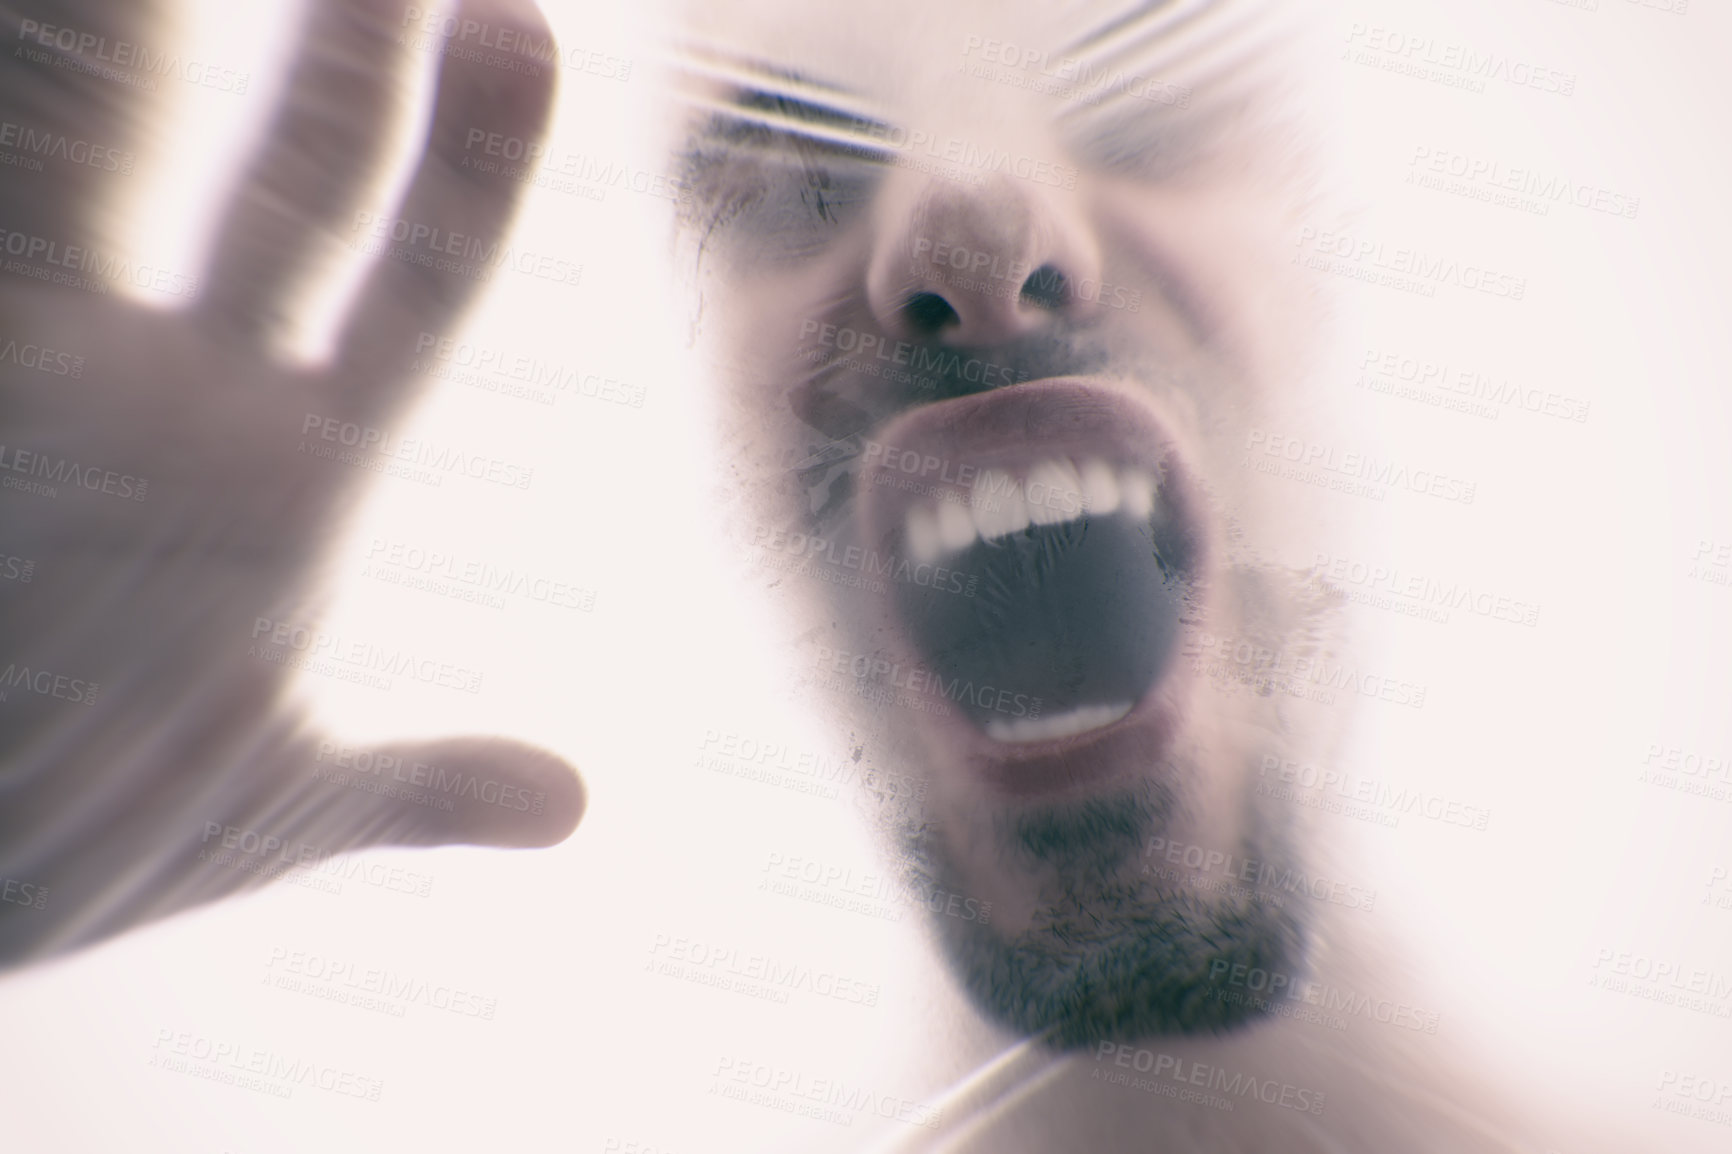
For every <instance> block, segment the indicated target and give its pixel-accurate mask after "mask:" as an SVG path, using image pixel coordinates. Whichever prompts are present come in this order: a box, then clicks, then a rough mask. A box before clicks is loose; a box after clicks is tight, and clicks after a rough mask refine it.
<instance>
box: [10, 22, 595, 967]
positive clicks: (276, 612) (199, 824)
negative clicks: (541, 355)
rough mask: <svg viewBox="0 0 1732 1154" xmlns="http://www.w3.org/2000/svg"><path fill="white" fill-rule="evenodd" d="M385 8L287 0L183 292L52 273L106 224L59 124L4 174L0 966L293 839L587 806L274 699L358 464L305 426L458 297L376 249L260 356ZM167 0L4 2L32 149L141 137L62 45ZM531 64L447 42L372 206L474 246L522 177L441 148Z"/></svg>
mask: <svg viewBox="0 0 1732 1154" xmlns="http://www.w3.org/2000/svg"><path fill="white" fill-rule="evenodd" d="M405 11H406V8H405V5H404V4H403V3H402V2H401V0H318V2H317V3H315V4H314V5H313V6H312V11H311V13H310V15H309V17H308V22H307V25H306V31H305V35H304V41H303V43H302V45H301V50H300V53H299V55H298V57H297V59H296V60H295V62H294V64H293V66H292V69H291V72H290V76H289V79H288V86H287V90H286V93H285V96H284V100H283V104H282V106H281V108H280V109H279V111H278V114H277V116H276V119H275V121H274V123H273V124H272V126H271V128H270V129H269V132H268V136H267V138H266V140H265V141H264V142H263V144H262V146H261V148H260V151H259V152H258V154H257V156H256V158H255V159H254V161H253V162H252V164H251V166H250V168H249V169H248V171H247V172H246V174H245V177H244V179H243V182H242V185H241V188H240V190H239V192H238V194H237V196H236V197H235V200H234V203H233V204H232V205H231V206H230V207H229V209H228V211H227V215H226V218H225V219H224V221H223V222H222V223H221V225H220V227H219V230H218V233H217V240H216V244H215V247H214V250H213V252H214V255H213V257H212V259H211V262H210V267H209V268H208V269H207V270H205V272H204V273H203V274H202V275H201V276H200V277H199V278H198V284H197V288H196V292H189V294H188V295H189V297H190V298H191V299H190V303H189V304H188V305H187V307H185V308H183V309H181V310H179V311H163V310H156V309H147V308H140V307H135V306H133V305H130V304H128V303H126V302H124V301H122V300H121V299H119V298H118V297H116V296H113V295H106V294H104V293H102V292H99V291H92V287H93V286H92V285H90V284H89V283H88V282H89V281H90V279H91V274H90V273H89V272H88V271H85V272H83V273H79V274H78V276H82V278H83V280H84V281H85V282H86V283H84V284H82V285H77V284H74V285H70V286H69V285H67V284H64V283H59V284H57V283H53V282H54V279H55V278H56V277H57V274H60V273H63V272H67V271H69V270H70V269H73V268H75V267H76V265H72V266H69V265H68V264H67V263H66V262H67V260H68V250H69V249H71V248H82V249H84V250H85V251H86V252H89V251H93V250H97V249H100V248H101V246H103V245H106V244H111V243H112V238H110V237H108V236H107V235H106V234H105V232H104V229H103V227H102V225H103V223H104V221H105V219H106V218H105V216H104V211H105V209H104V206H105V201H104V195H105V193H106V192H107V191H108V190H109V188H110V187H111V186H112V184H113V182H114V179H115V177H114V174H113V173H112V172H107V171H104V169H103V167H102V166H100V165H95V164H90V163H83V164H79V163H73V162H72V161H71V160H70V159H67V158H66V157H67V156H69V155H70V153H71V150H69V149H66V148H60V149H56V148H53V147H50V148H48V149H47V150H46V151H45V152H44V153H43V156H44V157H45V160H44V163H43V167H42V168H41V169H40V170H37V171H24V172H13V173H11V174H7V173H6V172H5V170H0V214H3V215H0V229H4V230H6V235H4V236H0V242H4V247H5V249H6V254H7V256H6V259H8V260H10V261H11V262H12V263H7V264H6V265H5V268H4V271H0V693H3V694H4V699H3V700H0V964H15V963H18V962H21V961H25V960H30V959H34V958H40V957H44V956H47V955H50V954H53V953H56V952H60V951H63V950H65V949H68V948H71V947H74V946H77V945H80V944H83V943H88V942H91V941H94V940H97V939H99V938H102V937H105V936H108V935H110V934H113V933H115V932H117V931H119V930H122V929H125V928H127V927H129V926H133V925H136V924H139V923H141V922H144V921H147V920H150V919H153V918H157V917H160V916H163V915H165V914H167V913H170V912H172V911H174V910H177V909H181V908H184V907H187V906H190V905H193V904H197V903H201V902H205V901H209V900H212V899H214V898H217V897H221V896H223V895H225V894H227V893H230V892H234V891H237V890H241V889H247V888H252V887H254V886H257V885H259V884H262V883H263V881H265V880H268V879H269V878H271V877H275V876H280V875H281V873H282V872H284V871H286V870H287V869H289V868H291V866H292V865H293V864H295V863H306V862H310V861H318V860H322V859H323V858H325V857H327V856H329V855H331V854H336V853H341V852H345V851H348V850H354V849H359V848H363V847H366V846H371V845H389V844H395V845H434V844H442V843H475V844H487V845H501V846H538V845H548V844H552V843H555V842H558V841H560V840H561V839H563V838H564V837H566V836H567V835H568V834H569V833H570V832H571V831H572V829H573V828H574V827H575V826H576V824H577V822H578V820H579V818H580V816H581V814H582V811H583V806H584V793H583V789H582V785H581V783H580V782H579V780H578V778H577V776H576V774H575V772H574V771H573V770H572V769H571V767H570V766H568V765H567V764H565V763H564V762H563V761H562V760H560V759H559V758H557V757H555V756H553V755H551V754H548V753H545V752H543V751H539V750H535V749H531V748H528V747H525V746H523V745H520V744H517V743H513V742H508V741H504V740H498V739H475V740H467V741H446V742H438V743H433V744H430V745H425V746H420V747H402V748H394V749H382V750H378V751H375V752H376V753H377V754H378V755H379V756H383V757H386V758H396V759H399V760H398V761H397V762H384V763H378V762H376V761H375V762H373V763H372V764H374V765H379V764H384V765H388V766H391V767H392V774H391V775H389V776H396V777H399V778H400V779H404V780H412V781H420V782H421V783H422V784H423V785H426V784H430V783H435V782H436V783H438V788H439V789H440V790H441V791H442V796H444V797H446V798H448V799H449V801H450V803H451V808H450V809H445V808H442V807H440V806H428V805H425V804H415V803H414V802H413V801H406V800H401V799H399V798H393V797H388V796H384V795H381V794H375V793H370V792H363V791H359V790H355V789H350V788H345V787H342V786H339V785H335V784H333V783H331V782H329V781H326V780H322V779H321V778H320V777H319V776H316V771H321V770H328V769H329V768H330V759H329V757H328V756H327V757H326V758H325V759H324V760H323V761H321V760H320V759H319V749H320V738H319V735H318V734H316V733H314V732H311V731H310V730H309V728H308V727H307V725H306V724H305V722H304V720H303V719H302V718H300V717H298V716H297V715H296V714H295V712H294V710H293V709H292V707H291V706H290V705H289V704H288V703H287V701H286V699H285V687H286V685H287V683H288V680H289V677H290V669H289V663H288V662H286V661H285V660H284V659H285V658H290V657H293V656H294V649H293V645H292V639H291V638H290V637H289V636H288V635H287V634H286V633H285V632H284V631H283V629H282V628H280V626H281V624H282V623H284V622H295V623H299V622H304V621H305V620H306V614H305V609H306V602H307V595H308V594H307V590H308V588H309V586H310V583H311V574H312V570H313V566H314V564H315V563H316V562H317V561H318V559H319V555H320V553H321V550H322V549H323V548H324V546H325V545H326V544H327V542H328V541H329V540H330V538H331V536H332V534H333V533H334V532H335V530H336V529H337V528H339V527H340V524H341V522H342V520H343V518H344V516H345V515H346V513H347V512H348V511H349V509H350V507H351V506H352V504H353V501H354V499H355V498H356V497H357V496H358V495H359V494H358V492H357V489H356V486H357V478H368V477H371V476H372V475H373V474H372V473H370V472H368V471H366V470H357V469H349V468H343V467H340V466H338V465H336V464H333V463H332V462H331V461H329V460H325V459H321V458H319V457H317V456H315V455H312V454H309V453H307V452H304V451H302V448H303V445H302V442H303V437H304V436H305V435H306V429H307V425H308V422H309V421H310V420H311V419H313V418H314V417H316V418H318V419H319V420H320V421H321V422H323V421H326V420H330V421H335V422H338V423H339V426H341V425H342V424H344V423H347V424H350V425H353V426H361V427H369V428H378V427H380V426H381V425H382V424H384V423H385V422H387V421H388V420H389V419H390V418H391V416H392V415H393V414H395V413H398V412H399V411H400V410H401V409H402V408H403V406H404V405H405V404H406V403H407V402H408V401H409V400H410V398H411V394H412V392H413V386H414V383H415V382H414V381H413V379H412V378H411V377H410V376H409V374H408V371H407V366H408V365H409V364H410V362H411V361H412V359H413V352H414V346H415V342H416V339H417V336H418V335H419V334H421V333H423V332H444V331H447V330H448V329H449V328H450V327H451V325H452V323H453V322H454V320H455V319H456V317H457V316H458V314H459V313H461V312H462V310H463V309H464V307H465V306H466V305H467V304H468V303H469V302H470V300H471V297H472V295H473V292H474V290H475V287H476V282H475V281H474V280H471V279H466V278H465V277H463V276H462V275H460V274H455V273H450V272H445V271H440V270H438V269H436V268H430V267H426V266H424V265H421V264H415V263H410V262H403V261H396V260H389V259H385V260H380V261H379V262H378V263H377V265H376V266H375V267H374V269H373V270H372V271H371V272H370V274H369V277H368V280H367V282H366V284H365V286H364V288H363V289H362V291H361V292H360V294H359V295H358V297H357V298H356V303H355V305H354V307H353V309H352V312H351V313H350V315H349V316H348V318H347V320H346V323H345V325H344V327H343V329H342V333H341V336H340V339H339V340H338V341H337V344H336V348H335V352H334V354H333V356H332V357H331V359H330V361H329V363H328V364H325V365H323V366H320V367H318V368H307V367H303V366H299V365H293V364H289V363H285V362H284V361H283V360H282V359H281V358H280V357H278V356H276V355H274V354H273V353H272V351H271V349H272V345H273V337H274V336H275V335H276V334H277V333H278V331H279V329H280V327H281V325H282V322H283V320H284V317H285V315H286V308H287V302H288V301H289V300H290V299H291V295H292V294H293V293H294V291H295V290H296V289H297V288H298V287H299V286H300V285H301V283H302V278H303V277H304V276H305V274H306V273H307V272H308V270H309V268H310V267H311V266H312V265H313V264H314V262H315V261H316V260H317V258H318V257H319V256H320V255H321V253H322V252H323V251H324V248H323V247H322V246H324V245H327V244H328V243H329V238H330V237H331V236H332V235H333V234H336V233H338V232H341V231H346V230H347V227H348V224H349V222H350V221H351V220H352V219H353V213H354V210H355V208H356V206H357V204H358V202H359V200H360V198H361V195H362V193H363V191H364V189H365V188H366V187H367V185H368V183H369V182H370V181H371V180H372V179H373V178H374V176H375V173H376V168H377V161H378V158H379V155H380V153H381V150H382V149H383V148H384V146H385V144H386V142H387V137H388V130H389V127H390V119H391V118H390V113H391V99H392V92H393V87H392V85H393V81H392V66H393V64H394V62H397V61H399V60H400V58H401V56H402V54H403V51H404V50H403V48H402V47H401V46H400V45H399V44H398V42H397V36H398V34H399V33H401V32H402V31H403V29H404V25H405ZM456 15H457V17H458V18H459V19H473V20H478V21H485V22H487V23H488V24H490V25H491V26H493V27H495V28H498V29H501V30H510V31H516V32H520V33H521V34H522V36H523V42H526V43H545V42H547V41H548V39H549V32H548V29H547V27H546V25H545V23H544V22H543V21H542V19H541V17H540V15H539V14H538V13H537V12H536V10H535V9H534V7H533V5H532V4H530V3H528V2H527V0H466V2H465V3H464V4H463V5H462V6H461V10H460V11H459V12H457V13H456ZM160 16H161V13H160V11H159V10H158V9H157V8H156V7H155V6H154V5H150V4H146V3H143V2H141V0H132V2H131V3H128V4H123V5H114V4H110V3H95V2H90V3H85V2H78V3H71V4H69V3H67V2H65V0H28V2H27V3H25V4H13V5H11V6H9V7H8V8H7V9H0V34H3V35H5V36H6V38H7V42H6V47H5V59H4V60H3V61H0V68H3V71H0V120H3V121H5V122H6V123H8V124H12V125H17V126H19V128H18V131H19V132H22V131H24V130H25V129H28V130H30V131H32V132H35V133H37V134H38V135H37V136H35V137H33V138H32V139H33V140H37V141H40V140H45V139H51V136H49V135H42V134H59V135H60V136H62V137H64V138H65V139H67V140H68V141H82V142H84V143H86V144H95V145H97V146H100V147H105V148H112V149H118V150H119V151H121V152H125V151H127V147H126V146H128V145H130V144H137V145H138V147H139V148H140V149H143V148H147V147H149V146H148V145H147V144H145V143H140V142H141V140H142V139H143V138H142V137H141V135H140V134H139V133H138V131H137V129H138V128H139V126H138V125H137V124H136V123H133V122H131V120H130V118H129V114H130V110H131V109H132V108H133V107H134V106H135V105H136V104H137V95H136V93H135V92H133V91H132V90H130V89H128V88H127V87H125V86H124V85H122V84H119V83H116V82H115V81H114V80H113V79H110V78H105V77H104V76H102V75H101V74H100V73H94V74H93V73H92V72H90V71H88V70H81V69H79V68H78V67H76V64H77V60H78V54H79V53H80V52H81V51H83V52H85V54H86V56H88V55H89V52H90V49H89V46H88V43H86V44H85V46H84V47H82V48H81V47H80V46H79V41H78V39H77V38H78V36H83V35H88V36H90V37H95V36H100V37H104V38H105V39H104V44H105V45H107V46H109V47H108V48H107V49H106V51H108V53H109V55H110V56H112V54H113V49H112V45H114V44H115V43H118V42H122V41H129V38H130V42H132V43H139V42H144V43H147V44H160V43H161V42H163V41H165V40H166V39H168V37H169V36H170V33H169V32H168V31H167V30H166V29H165V26H164V25H163V24H162V23H161V21H160ZM32 22H34V23H33V24H32ZM44 27H50V28H54V29H56V32H53V33H50V34H48V35H46V36H44V35H43V33H42V31H41V30H42V28H44ZM62 28H70V29H73V30H74V33H75V35H74V37H73V38H72V39H71V42H72V44H73V47H72V48H70V49H65V48H63V47H62V45H63V44H65V43H66V42H67V41H68V38H67V37H66V36H65V35H63V34H60V33H59V32H58V29H62ZM15 48H17V49H19V51H16V52H15V51H14V49H15ZM101 51H103V50H98V52H99V53H100V52H101ZM553 74H554V69H553V68H551V67H548V66H545V65H544V66H541V67H539V68H533V69H532V68H521V69H514V68H506V67H500V66H499V65H498V62H497V61H492V62H484V61H481V60H476V59H460V58H458V56H457V55H454V56H452V57H450V58H447V59H445V60H443V61H442V68H441V71H440V74H439V80H438V85H437V96H436V104H435V107H434V111H433V116H432V120H431V127H430V130H429V132H428V137H427V140H426V142H425V148H424V152H423V154H422V156H421V158H420V161H419V164H418V166H417V168H416V171H415V173H414V176H413V179H412V181H411V183H410V185H409V187H408V191H407V193H406V194H405V197H404V201H403V203H402V205H401V206H400V208H399V209H398V210H396V215H397V216H398V217H401V218H403V219H406V220H409V221H414V222H420V223H424V224H426V225H428V226H430V227H434V228H438V229H443V230H446V231H447V232H449V233H462V234H464V235H465V236H467V237H473V238H476V240H477V241H478V242H479V243H480V244H482V245H484V246H485V245H488V244H491V243H493V242H496V241H499V240H501V239H502V238H503V236H504V234H505V232H506V229H507V227H508V225H509V223H510V220H511V217H512V213H513V209H514V206H515V200H516V195H515V194H516V190H517V189H518V188H519V187H520V186H518V185H514V184H512V183H510V182H509V181H507V180H505V179H503V178H499V177H493V176H489V175H486V174H482V173H479V172H477V171H475V170H473V169H470V168H465V167H464V166H463V164H462V158H463V153H464V144H465V139H466V136H467V134H469V133H470V132H472V131H474V130H485V131H490V132H492V131H497V132H501V133H505V134H508V135H510V136H515V137H519V138H523V139H536V138H539V137H540V136H541V135H542V134H543V132H544V130H545V128H546V123H547V120H548V117H549V113H550V109H551V103H552V97H553V86H554V80H553ZM85 154H88V150H85ZM19 237H22V238H23V239H22V240H20V239H18V238H19ZM14 250H20V251H22V254H23V255H21V256H20V255H17V254H16V253H15V252H14ZM55 254H58V255H55ZM77 259H78V260H79V261H81V262H82V263H83V264H85V265H86V266H88V264H89V261H88V260H87V259H86V258H83V257H79V258H77ZM20 261H21V262H23V267H15V266H17V265H18V262H20ZM32 270H35V271H32ZM43 270H46V272H47V273H48V275H49V277H50V279H48V280H44V279H40V278H41V276H42V275H43ZM58 279H59V280H61V281H66V280H75V279H77V277H68V276H59V277H58ZM184 287H187V288H189V289H190V288H191V285H190V283H189V284H187V285H186V286H184ZM8 342H11V344H10V345H8ZM8 349H9V350H10V351H8ZM32 350H34V351H32ZM320 443H321V444H323V443H324V442H323V441H321V442H320ZM261 622H262V623H264V624H262V625H261ZM285 642H290V643H288V644H285Z"/></svg>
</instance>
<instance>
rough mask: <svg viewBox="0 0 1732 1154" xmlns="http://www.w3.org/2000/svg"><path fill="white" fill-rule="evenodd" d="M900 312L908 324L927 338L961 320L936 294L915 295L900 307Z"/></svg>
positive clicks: (947, 302)
mask: <svg viewBox="0 0 1732 1154" xmlns="http://www.w3.org/2000/svg"><path fill="white" fill-rule="evenodd" d="M902 312H903V315H904V316H906V317H907V318H908V323H909V324H911V325H913V326H914V328H915V329H916V330H917V331H919V332H920V333H922V334H924V335H927V336H931V335H932V334H933V333H936V332H938V330H940V329H942V328H944V327H945V326H947V325H953V324H957V323H959V322H960V321H961V320H962V318H961V317H959V316H957V315H956V310H955V309H953V308H951V307H950V302H949V301H947V300H945V299H944V298H943V297H941V296H939V295H938V294H937V293H915V294H914V295H913V296H911V297H909V298H908V303H907V304H905V305H903V306H902Z"/></svg>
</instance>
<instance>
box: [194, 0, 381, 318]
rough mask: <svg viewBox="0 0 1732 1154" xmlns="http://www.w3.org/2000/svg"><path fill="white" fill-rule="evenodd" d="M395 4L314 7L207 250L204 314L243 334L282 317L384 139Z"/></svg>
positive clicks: (352, 204)
mask: <svg viewBox="0 0 1732 1154" xmlns="http://www.w3.org/2000/svg"><path fill="white" fill-rule="evenodd" d="M403 14H404V6H403V4H402V0H317V2H316V3H315V4H314V5H313V7H312V10H311V11H310V12H309V13H308V14H307V18H306V22H305V24H304V26H303V29H302V33H301V45H300V51H299V54H298V56H297V58H296V60H295V64H294V67H293V70H292V72H291V73H290V75H289V78H288V81H287V84H286V86H285V93H286V95H285V96H284V99H283V103H282V105H281V106H280V107H279V109H278V111H277V115H276V119H275V122H274V123H273V124H272V125H271V128H270V131H269V132H268V133H267V134H266V136H265V141H264V144H263V145H262V147H261V148H260V151H259V154H258V156H257V157H256V158H255V159H254V161H253V163H252V165H251V167H250V168H249V169H248V171H247V174H246V176H245V178H244V179H243V180H242V182H241V185H240V190H239V193H238V195H237V197H236V199H235V202H234V205H233V207H232V208H231V209H230V211H229V213H228V218H227V220H226V221H225V222H224V223H223V225H222V227H221V228H220V229H219V230H218V232H217V236H216V243H215V245H214V247H213V249H212V252H213V253H214V254H215V255H214V257H213V259H212V264H211V270H210V279H209V285H208V287H207V290H206V292H205V294H204V298H203V299H204V301H205V306H204V307H205V309H206V311H207V313H209V314H210V315H212V316H214V317H215V318H217V319H218V320H219V321H221V322H222V323H224V324H226V325H229V326H231V327H233V328H235V329H236V330H238V331H240V332H242V333H246V334H249V335H257V334H264V333H270V332H274V331H276V330H277V329H279V328H280V327H281V326H282V324H283V323H284V320H285V315H284V314H285V312H286V311H287V309H288V308H289V307H290V305H291V304H292V303H293V297H294V293H295V290H296V289H297V288H298V287H299V286H300V284H301V278H302V277H303V276H304V275H305V274H306V273H308V272H309V271H311V270H312V269H315V268H317V267H318V266H319V264H320V263H321V261H322V260H323V258H324V257H325V256H326V254H327V252H328V249H329V246H330V244H331V243H332V241H333V240H334V239H335V238H337V237H338V236H340V235H342V234H344V233H346V232H347V228H346V225H347V223H348V221H349V220H350V219H351V218H352V217H353V214H354V211H355V208H356V206H357V205H358V204H359V203H360V202H361V197H362V194H363V193H364V192H365V191H366V188H367V185H368V184H369V182H370V181H371V180H372V179H373V177H374V176H375V175H376V169H377V167H378V161H379V159H380V157H381V155H382V154H383V153H384V151H385V147H386V145H387V143H388V142H389V138H390V132H391V127H392V125H391V120H392V117H391V110H392V94H393V90H394V89H393V78H394V73H395V72H396V68H395V64H396V63H397V62H398V56H399V48H398V45H397V41H396V36H397V34H398V33H400V32H401V30H402V24H403Z"/></svg>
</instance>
